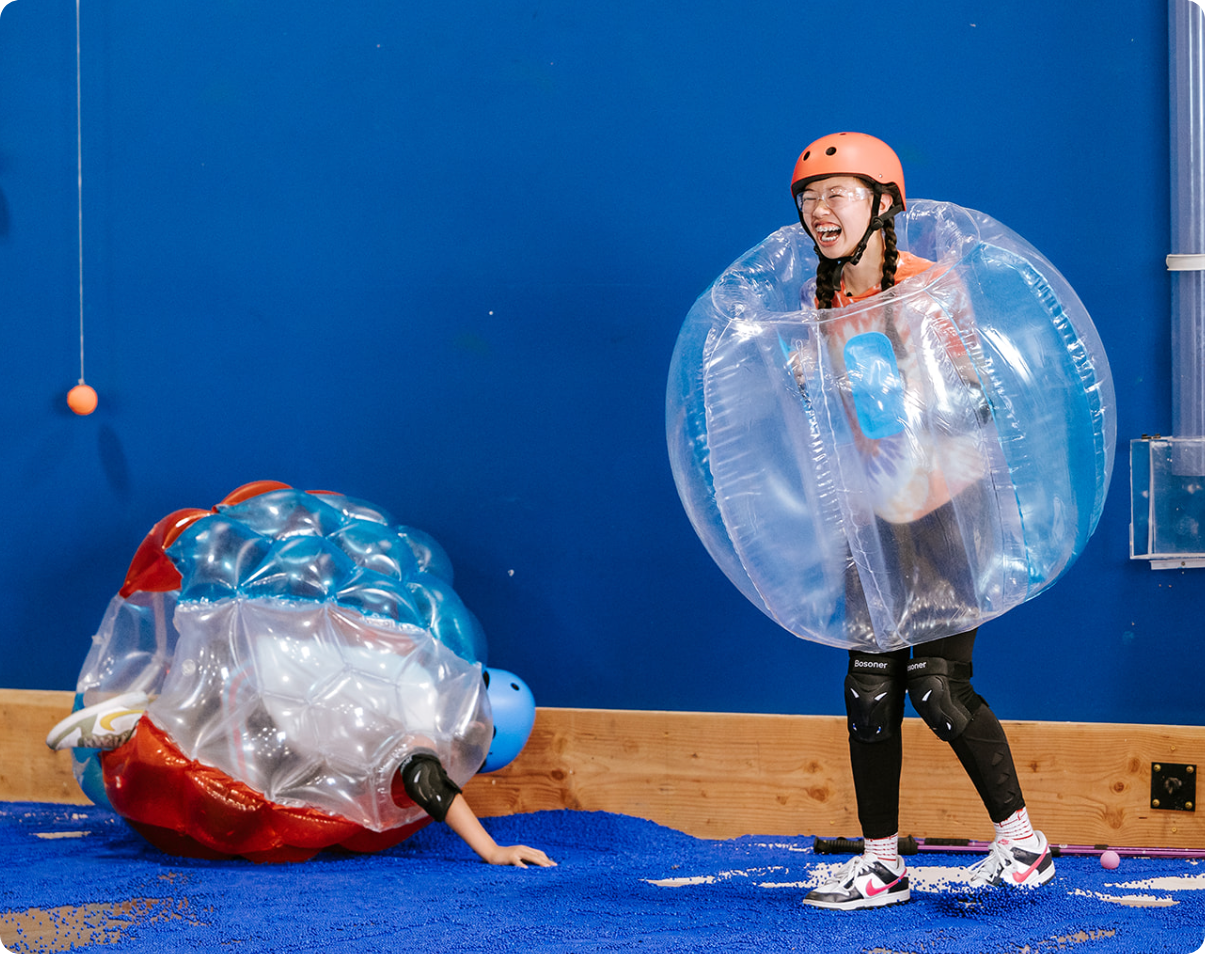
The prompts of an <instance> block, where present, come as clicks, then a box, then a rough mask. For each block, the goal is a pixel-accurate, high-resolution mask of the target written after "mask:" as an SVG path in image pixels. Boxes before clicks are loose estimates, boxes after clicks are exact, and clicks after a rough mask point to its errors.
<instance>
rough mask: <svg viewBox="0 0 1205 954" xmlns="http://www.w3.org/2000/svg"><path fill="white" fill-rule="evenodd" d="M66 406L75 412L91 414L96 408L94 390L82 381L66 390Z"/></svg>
mask: <svg viewBox="0 0 1205 954" xmlns="http://www.w3.org/2000/svg"><path fill="white" fill-rule="evenodd" d="M67 406H68V407H69V408H71V410H73V411H75V413H76V414H79V415H81V416H82V415H84V414H91V413H92V412H93V411H95V410H96V392H95V391H94V390H92V388H90V387H89V386H88V385H86V384H84V383H83V382H82V381H81V382H80V383H79V384H77V385H76V386H75V387H73V388H72V389H71V390H70V391H68V392H67Z"/></svg>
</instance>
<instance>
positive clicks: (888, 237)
mask: <svg viewBox="0 0 1205 954" xmlns="http://www.w3.org/2000/svg"><path fill="white" fill-rule="evenodd" d="M899 263H900V253H899V250H898V249H897V248H896V247H895V219H894V218H889V219H884V220H883V278H882V280H881V282H880V284H879V288H880V290H881V291H886V290H887V289H888V288H893V287H894V286H895V270H896V268H897V267H898V265H899ZM891 305H892V301H891V296H888V297H887V300H886V301H885V302H884V303H883V321H884V325H885V328H884V330H885V331H886V332H887V338H888V340H889V341H890V342H891V350H892V351H894V352H895V357H896V360H897V361H902V360H903V358H904V345H903V342H902V341H900V333H899V330H898V329H897V328H896V327H895V314H894V313H893V311H894V309H892V307H891Z"/></svg>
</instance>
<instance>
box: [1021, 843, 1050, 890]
mask: <svg viewBox="0 0 1205 954" xmlns="http://www.w3.org/2000/svg"><path fill="white" fill-rule="evenodd" d="M1048 854H1050V849H1049V848H1047V849H1046V850H1045V851H1043V852H1042V853H1041V854H1040V855H1039V856H1038V860H1037V861H1035V862H1034V863H1033V864H1032V865H1030V866H1029V867H1028V868H1026V869H1025V870H1024V871H1023V872H1021V873H1019V874H1018V873H1017V872H1015V871H1014V872H1013V881H1015V882H1017V884H1021V883H1022V882H1023V881H1024V880H1025V879H1026V878H1028V877H1029V876H1030V875H1031V874H1033V872H1034V869H1035V868H1037V866H1038V865H1040V864H1041V863H1042V861H1043V860H1044V859H1045V858H1046V856H1047V855H1048Z"/></svg>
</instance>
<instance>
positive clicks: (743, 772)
mask: <svg viewBox="0 0 1205 954" xmlns="http://www.w3.org/2000/svg"><path fill="white" fill-rule="evenodd" d="M72 698H73V696H72V694H71V693H70V692H37V691H23V690H0V725H3V726H4V728H5V729H6V734H5V738H4V741H3V742H2V743H0V754H2V756H3V757H0V799H2V800H6V801H46V802H61V803H69V804H86V799H85V798H84V796H83V795H82V793H80V791H79V789H78V788H77V787H76V785H75V780H74V779H73V778H72V776H71V766H70V757H69V756H68V754H67V753H66V752H50V751H49V750H48V749H47V748H46V746H45V744H44V742H43V739H45V737H46V733H47V732H48V731H49V730H50V728H51V727H52V726H53V725H54V724H55V723H56V722H57V721H58V720H59V719H61V718H62V717H63V715H64V714H65V713H66V712H68V711H70V708H71V702H72ZM1004 725H1005V730H1006V731H1007V732H1008V735H1009V739H1010V741H1011V743H1012V748H1013V755H1014V758H1015V760H1016V763H1017V768H1018V771H1019V773H1020V775H1021V784H1022V787H1023V790H1024V792H1025V798H1026V801H1027V803H1028V805H1029V811H1030V815H1031V817H1032V818H1033V819H1034V821H1035V823H1036V824H1037V825H1038V826H1039V827H1041V828H1042V829H1043V830H1044V831H1045V832H1046V834H1047V835H1048V836H1049V837H1050V839H1051V840H1052V841H1055V842H1062V843H1071V844H1098V843H1108V844H1113V845H1127V846H1150V847H1174V848H1196V849H1205V812H1199V811H1193V812H1172V811H1159V810H1156V809H1152V808H1151V807H1150V779H1151V763H1152V762H1173V763H1190V764H1195V765H1198V766H1205V733H1203V732H1202V731H1201V729H1200V728H1199V727H1196V726H1166V725H1121V724H1111V723H1076V722H1021V721H1010V722H1005V724H1004ZM903 732H904V774H903V779H902V782H901V819H900V826H901V830H902V831H904V832H905V833H911V834H914V835H918V836H923V837H931V838H932V837H959V838H980V839H988V838H990V837H991V833H992V828H991V824H990V822H989V821H988V818H987V815H986V812H985V811H984V809H983V806H982V804H981V803H980V801H979V798H978V795H977V794H976V793H975V790H974V788H973V787H972V786H971V784H970V782H969V781H968V780H967V778H966V776H965V774H964V773H963V770H962V766H961V765H959V763H958V760H957V759H956V758H955V757H954V755H953V753H952V752H951V751H950V749H949V747H948V746H947V745H946V744H945V743H943V742H940V741H939V740H938V739H937V738H935V737H934V736H933V734H932V733H931V732H930V731H929V730H928V729H927V728H926V727H925V726H924V725H923V724H922V723H921V722H920V720H919V719H906V720H905V721H904V729H903ZM465 794H466V797H468V799H469V801H470V803H471V804H472V805H473V807H474V809H475V810H476V811H477V812H478V814H481V815H485V816H488V815H506V814H513V813H516V812H530V811H540V810H550V809H561V808H569V809H574V810H579V811H607V812H616V813H620V814H625V815H633V816H637V817H640V818H647V819H650V820H651V821H655V822H658V823H659V824H662V825H668V826H670V827H672V828H677V829H679V830H681V831H684V832H687V833H689V834H692V835H696V836H699V837H703V838H732V837H736V836H738V835H744V834H759V835H799V834H805V835H810V834H823V835H856V834H857V833H858V824H857V815H856V811H855V807H854V801H853V785H852V782H851V779H850V770H849V755H848V749H847V745H846V738H845V720H844V719H843V718H840V717H836V716H788V715H750V714H732V713H706V712H642V711H631V710H608V709H548V708H544V709H539V710H538V711H537V715H536V725H535V729H534V730H533V732H532V737H531V740H530V741H529V742H528V744H527V748H525V749H524V751H523V753H522V754H521V755H520V756H519V758H518V759H517V760H516V761H515V763H514V764H513V765H511V766H509V767H508V768H506V769H504V770H502V771H501V772H495V773H493V774H491V775H481V776H478V777H477V778H475V779H473V780H472V781H471V782H470V783H469V785H468V786H467V787H466V789H465ZM1203 794H1205V793H1203Z"/></svg>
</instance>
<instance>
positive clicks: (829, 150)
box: [824, 146, 837, 156]
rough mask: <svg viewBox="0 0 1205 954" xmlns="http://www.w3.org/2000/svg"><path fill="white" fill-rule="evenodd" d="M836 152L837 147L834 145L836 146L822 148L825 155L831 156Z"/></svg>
mask: <svg viewBox="0 0 1205 954" xmlns="http://www.w3.org/2000/svg"><path fill="white" fill-rule="evenodd" d="M836 152H837V147H836V146H829V147H828V148H827V149H825V150H824V154H825V155H826V156H832V155H835V154H836Z"/></svg>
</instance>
